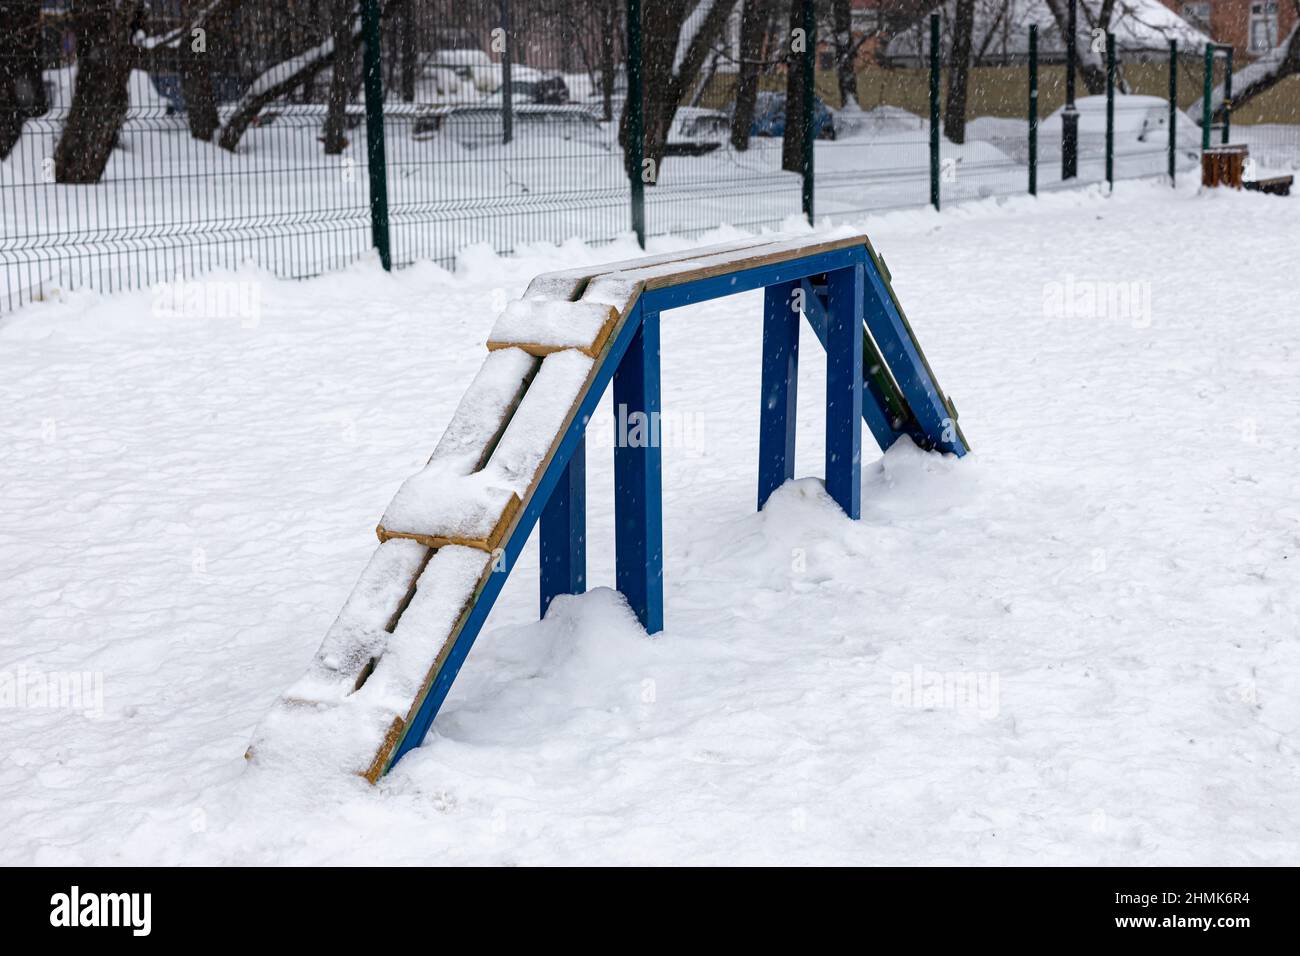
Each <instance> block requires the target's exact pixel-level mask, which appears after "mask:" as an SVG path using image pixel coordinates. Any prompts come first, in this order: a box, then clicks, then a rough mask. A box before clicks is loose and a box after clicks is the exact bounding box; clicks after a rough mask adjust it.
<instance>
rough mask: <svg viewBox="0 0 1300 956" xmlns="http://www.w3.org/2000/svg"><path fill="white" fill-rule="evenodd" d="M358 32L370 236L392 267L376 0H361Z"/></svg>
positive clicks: (382, 260) (388, 267) (385, 264)
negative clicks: (362, 42) (362, 46)
mask: <svg viewBox="0 0 1300 956" xmlns="http://www.w3.org/2000/svg"><path fill="white" fill-rule="evenodd" d="M361 34H362V39H364V40H365V53H364V56H363V59H362V61H361V62H362V68H363V78H364V84H365V93H366V164H367V166H368V167H369V169H370V239H371V242H372V243H373V244H374V247H375V248H376V249H377V250H379V262H380V263H381V264H382V265H383V267H384V269H385V270H386V271H387V270H391V269H392V268H393V256H392V248H391V246H390V245H389V237H388V161H387V159H386V158H385V156H384V76H383V72H382V70H383V66H382V61H381V59H380V51H379V42H380V33H379V0H363V2H362V5H361Z"/></svg>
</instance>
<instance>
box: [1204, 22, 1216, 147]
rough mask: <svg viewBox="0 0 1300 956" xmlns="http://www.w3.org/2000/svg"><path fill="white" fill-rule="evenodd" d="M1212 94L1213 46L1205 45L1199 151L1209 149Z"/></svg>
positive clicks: (1210, 44) (1211, 44)
mask: <svg viewBox="0 0 1300 956" xmlns="http://www.w3.org/2000/svg"><path fill="white" fill-rule="evenodd" d="M1213 93H1214V44H1213V43H1207V44H1205V82H1204V88H1203V89H1202V96H1201V149H1202V150H1206V149H1209V148H1210V118H1211V117H1212V116H1213V115H1214V113H1213V111H1212V110H1211V109H1210V97H1211V96H1212V95H1213Z"/></svg>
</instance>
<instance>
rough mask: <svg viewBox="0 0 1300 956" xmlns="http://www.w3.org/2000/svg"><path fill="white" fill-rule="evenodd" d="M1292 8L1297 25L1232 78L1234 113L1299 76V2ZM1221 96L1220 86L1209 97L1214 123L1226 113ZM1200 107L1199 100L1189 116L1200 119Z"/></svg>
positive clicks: (1202, 106)
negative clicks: (1284, 37) (1242, 106)
mask: <svg viewBox="0 0 1300 956" xmlns="http://www.w3.org/2000/svg"><path fill="white" fill-rule="evenodd" d="M1293 6H1294V7H1295V10H1296V22H1295V25H1293V26H1292V27H1291V32H1290V33H1288V34H1287V36H1286V39H1284V40H1283V41H1282V42H1281V43H1279V44H1278V45H1277V46H1275V47H1274V48H1273V49H1271V50H1269V51H1268V52H1267V53H1265V54H1264V55H1263V56H1261V57H1260V58H1259V59H1258V60H1256V61H1255V62H1254V63H1251V64H1248V65H1247V66H1246V67H1245V68H1244V69H1242V70H1238V71H1237V72H1236V74H1235V75H1234V76H1233V78H1232V81H1233V85H1234V86H1235V87H1236V89H1235V90H1234V91H1233V94H1232V108H1233V109H1234V110H1235V109H1237V108H1239V107H1240V106H1241V105H1242V104H1244V103H1248V102H1250V101H1251V100H1253V99H1254V98H1255V97H1257V96H1259V95H1260V94H1261V93H1265V92H1267V91H1268V90H1271V89H1272V88H1273V87H1275V86H1277V84H1279V83H1281V82H1282V81H1283V80H1284V79H1286V78H1287V77H1288V76H1295V75H1296V74H1300V0H1293ZM1224 93H1225V90H1224V88H1223V85H1222V84H1220V85H1219V86H1218V87H1216V88H1215V89H1214V91H1213V92H1212V93H1211V94H1210V110H1211V116H1212V117H1213V119H1214V121H1215V122H1221V121H1222V120H1223V117H1224V114H1225V113H1226V111H1227V105H1226V103H1225V96H1224ZM1203 104H1204V100H1198V101H1197V102H1196V104H1195V105H1193V106H1192V107H1191V110H1190V112H1191V114H1192V115H1193V116H1196V117H1199V116H1200V115H1201V112H1202V110H1204V108H1205V107H1204V105H1203Z"/></svg>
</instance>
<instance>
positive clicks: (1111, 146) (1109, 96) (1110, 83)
mask: <svg viewBox="0 0 1300 956" xmlns="http://www.w3.org/2000/svg"><path fill="white" fill-rule="evenodd" d="M1106 183H1107V184H1108V185H1109V186H1110V188H1111V190H1112V191H1113V190H1114V189H1115V34H1113V33H1107V34H1106Z"/></svg>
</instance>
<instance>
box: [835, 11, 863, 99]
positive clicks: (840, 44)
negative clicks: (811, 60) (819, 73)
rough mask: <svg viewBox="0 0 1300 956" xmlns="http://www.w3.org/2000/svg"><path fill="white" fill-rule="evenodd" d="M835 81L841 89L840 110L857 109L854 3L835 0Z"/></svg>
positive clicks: (856, 49) (856, 50)
mask: <svg viewBox="0 0 1300 956" xmlns="http://www.w3.org/2000/svg"><path fill="white" fill-rule="evenodd" d="M831 12H832V14H833V16H834V19H835V22H834V27H835V79H836V81H837V82H838V84H839V88H840V109H857V106H858V73H857V70H855V69H854V68H853V60H854V58H855V57H856V55H857V52H858V48H857V45H856V44H854V42H853V2H852V0H834V9H833V10H832V11H831Z"/></svg>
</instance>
